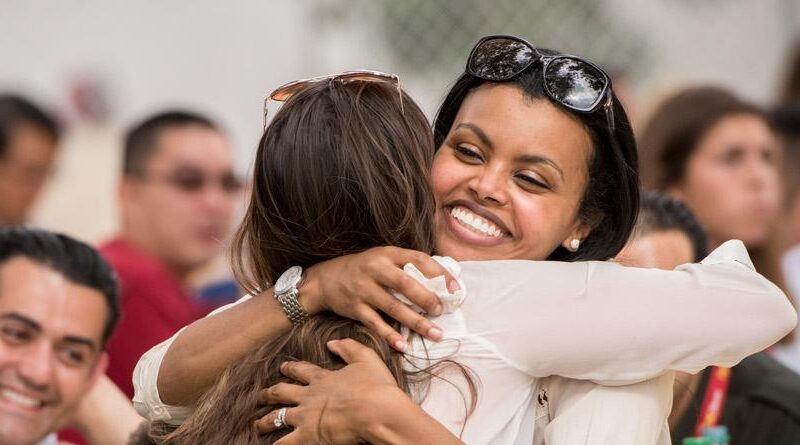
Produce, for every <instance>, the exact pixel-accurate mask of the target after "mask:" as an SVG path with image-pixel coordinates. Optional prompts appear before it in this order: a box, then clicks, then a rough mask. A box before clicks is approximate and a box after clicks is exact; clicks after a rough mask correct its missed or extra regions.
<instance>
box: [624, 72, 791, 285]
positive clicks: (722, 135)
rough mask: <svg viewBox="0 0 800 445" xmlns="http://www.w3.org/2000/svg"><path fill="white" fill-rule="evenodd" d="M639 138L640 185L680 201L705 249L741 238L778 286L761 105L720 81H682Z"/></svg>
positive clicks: (773, 152)
mask: <svg viewBox="0 0 800 445" xmlns="http://www.w3.org/2000/svg"><path fill="white" fill-rule="evenodd" d="M639 142H640V145H639V149H640V163H641V172H642V183H643V185H644V187H645V188H650V189H656V190H660V191H663V192H665V193H667V194H668V195H670V196H672V197H674V198H677V199H679V200H680V201H682V202H683V203H685V204H686V205H687V206H688V207H689V208H690V209H691V211H692V212H693V213H694V214H695V216H696V217H697V219H698V220H699V221H700V223H701V224H702V225H703V227H704V228H705V230H706V234H707V236H708V246H707V247H708V248H709V249H714V248H715V247H717V246H719V245H720V244H721V243H722V242H724V241H726V240H729V239H740V240H742V241H743V242H744V243H745V245H746V246H747V248H748V250H749V251H750V255H751V257H752V259H753V263H754V264H755V266H756V270H758V272H760V273H761V274H762V275H764V276H765V277H767V278H768V279H769V280H770V281H772V282H773V283H775V284H777V285H778V286H779V287H781V288H785V286H784V278H783V274H782V271H781V267H780V240H779V238H778V235H779V233H778V230H777V228H778V226H779V223H780V216H781V202H782V201H781V200H782V192H781V187H782V184H781V171H780V165H781V148H780V144H779V143H778V140H777V138H776V135H775V133H774V131H773V129H772V128H771V126H770V124H769V122H768V119H767V117H766V115H765V114H764V113H763V112H762V110H761V109H759V108H758V107H756V106H755V105H753V104H750V103H748V102H745V101H743V100H741V99H739V98H738V97H736V96H734V95H733V94H732V93H730V92H728V91H727V90H724V89H720V88H716V87H698V88H691V89H686V90H683V91H681V92H678V93H677V94H675V95H673V96H671V97H669V98H667V99H666V100H664V101H663V102H662V103H661V104H660V105H659V106H658V107H657V108H656V109H655V111H654V112H653V114H652V115H651V117H650V120H649V122H648V124H647V125H646V126H645V127H644V129H643V132H642V135H641V138H640V141H639Z"/></svg>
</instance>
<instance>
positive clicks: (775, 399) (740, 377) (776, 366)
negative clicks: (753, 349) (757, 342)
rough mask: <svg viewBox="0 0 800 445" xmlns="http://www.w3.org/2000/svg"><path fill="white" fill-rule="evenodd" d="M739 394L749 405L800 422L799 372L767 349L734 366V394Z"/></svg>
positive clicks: (732, 391)
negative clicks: (780, 360) (771, 354)
mask: <svg viewBox="0 0 800 445" xmlns="http://www.w3.org/2000/svg"><path fill="white" fill-rule="evenodd" d="M734 394H738V395H739V397H741V398H742V399H743V403H745V404H746V405H745V406H747V407H758V410H759V411H761V412H762V414H765V413H769V412H770V411H774V412H775V413H776V415H779V416H781V417H786V418H787V420H789V421H792V422H794V423H796V424H797V425H798V426H800V375H798V374H796V373H795V372H794V371H792V370H791V369H789V368H787V367H785V366H783V365H782V364H780V363H779V362H778V361H777V360H775V359H773V358H772V357H770V356H769V355H767V354H766V353H759V354H755V355H752V356H750V357H747V358H746V359H744V360H742V362H741V363H740V364H738V365H737V366H736V367H734V372H733V375H732V380H731V397H732V398H733V397H735V396H734Z"/></svg>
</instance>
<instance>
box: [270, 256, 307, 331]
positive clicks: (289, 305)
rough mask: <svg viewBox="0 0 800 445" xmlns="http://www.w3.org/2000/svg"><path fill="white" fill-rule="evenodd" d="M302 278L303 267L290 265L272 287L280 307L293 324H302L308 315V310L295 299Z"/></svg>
mask: <svg viewBox="0 0 800 445" xmlns="http://www.w3.org/2000/svg"><path fill="white" fill-rule="evenodd" d="M302 279H303V268H302V267H300V266H292V267H290V268H289V269H288V270H287V271H286V272H284V273H283V274H282V275H281V276H280V278H278V281H276V282H275V287H274V288H273V292H274V294H275V299H276V300H278V303H280V305H281V308H283V311H284V312H286V316H288V317H289V320H291V321H292V323H294V324H302V323H304V322H305V321H306V320H308V318H309V317H310V315H308V312H306V310H305V309H303V306H301V305H300V302H299V301H297V296H298V295H299V292H298V290H297V286H298V285H299V284H300V281H301V280H302Z"/></svg>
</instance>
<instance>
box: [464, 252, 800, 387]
mask: <svg viewBox="0 0 800 445" xmlns="http://www.w3.org/2000/svg"><path fill="white" fill-rule="evenodd" d="M461 266H462V269H463V274H462V275H461V279H462V280H463V281H464V283H465V285H466V290H467V294H468V296H467V298H466V300H465V302H464V304H463V305H462V310H463V311H464V313H465V317H466V319H467V324H468V329H469V331H470V334H472V335H478V336H482V337H483V338H485V339H486V340H488V341H490V342H491V343H492V344H494V345H495V347H496V348H497V350H498V351H499V353H500V354H502V355H504V356H505V358H506V360H507V361H508V362H509V363H510V364H512V365H514V366H516V367H518V368H519V369H521V370H523V371H525V372H527V373H529V374H530V375H531V376H534V377H546V376H549V375H560V376H564V377H569V378H574V379H583V380H594V381H598V382H603V383H605V384H625V383H632V382H636V381H642V380H646V379H648V378H651V377H654V376H657V375H659V374H661V373H663V372H664V371H666V370H678V371H685V372H691V373H694V372H697V371H699V370H701V369H702V368H704V367H706V366H709V365H720V366H732V365H734V364H736V363H738V362H739V361H740V360H742V359H743V358H744V357H746V356H748V355H750V354H753V353H755V352H757V351H760V350H762V349H764V348H766V347H768V346H770V345H771V344H773V343H775V342H776V341H778V340H779V339H780V338H782V337H783V336H784V335H785V334H787V333H788V332H789V331H791V330H792V329H793V328H794V326H795V324H796V323H797V315H796V313H795V311H794V309H793V308H792V306H791V304H790V303H789V301H788V299H787V298H786V296H785V295H784V294H783V292H781V290H780V289H778V287H776V286H775V285H773V284H772V283H770V282H769V281H768V280H767V279H766V278H764V277H762V276H761V275H759V274H758V273H756V272H755V271H754V270H753V269H752V263H751V262H750V260H749V257H748V256H747V251H746V250H745V248H744V245H743V244H742V243H741V242H740V241H729V242H727V243H725V244H723V245H722V246H720V248H718V249H717V250H715V251H714V252H713V253H712V254H711V255H709V257H707V258H706V259H705V260H704V261H703V262H702V263H701V264H684V265H682V266H679V267H678V268H676V269H675V270H673V271H665V270H658V269H639V268H628V267H623V266H621V265H619V264H616V263H613V262H584V263H563V262H555V261H541V262H534V261H489V262H465V263H461Z"/></svg>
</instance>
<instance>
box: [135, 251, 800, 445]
mask: <svg viewBox="0 0 800 445" xmlns="http://www.w3.org/2000/svg"><path fill="white" fill-rule="evenodd" d="M460 266H461V269H462V270H461V273H460V281H461V282H462V283H463V286H462V287H463V289H464V290H465V291H466V293H465V298H464V299H463V301H462V302H461V305H460V307H458V308H457V309H456V310H455V311H454V312H452V313H447V314H444V315H442V316H440V317H438V318H437V319H436V322H437V324H439V325H440V326H441V327H442V328H443V331H444V334H445V339H443V340H442V341H440V342H430V341H428V340H424V339H421V338H420V337H418V336H415V337H414V339H412V342H411V343H410V347H409V351H408V352H407V356H411V357H417V359H416V360H414V361H415V363H416V364H417V365H425V364H427V363H428V362H429V361H430V362H437V361H438V360H439V359H440V358H450V359H452V360H454V361H455V362H457V363H459V364H461V365H464V366H466V367H467V368H469V369H470V370H471V371H472V372H474V374H475V375H476V376H477V378H476V379H475V380H476V381H477V382H478V398H477V405H476V408H475V410H474V412H473V413H472V415H471V416H470V417H469V419H468V420H467V422H466V423H464V415H465V410H466V406H467V405H466V404H469V402H470V400H471V399H470V398H469V389H468V386H467V385H466V381H465V380H464V379H463V378H462V377H461V374H460V373H459V372H458V370H457V369H455V368H454V367H453V366H444V368H443V369H441V370H440V371H439V372H438V373H437V374H438V375H439V376H440V377H442V378H434V379H433V380H432V382H431V384H430V386H429V387H427V388H417V391H416V394H415V395H416V396H417V398H418V399H421V403H422V407H423V408H424V409H425V410H426V411H427V412H428V413H430V414H431V415H432V416H433V417H435V418H436V419H437V420H439V421H440V422H441V423H443V424H444V425H445V426H447V427H448V428H449V429H450V430H451V431H453V432H454V433H455V434H458V435H460V437H461V438H462V440H464V441H465V442H466V443H468V444H488V443H497V444H531V443H532V441H533V437H534V425H535V423H537V422H535V420H536V419H537V417H539V418H541V416H540V414H541V412H537V407H539V411H541V409H542V405H541V404H539V403H538V400H537V396H538V395H540V394H539V391H540V388H539V378H542V377H547V376H551V375H558V376H562V377H566V378H569V379H581V380H590V381H593V382H595V383H599V384H603V385H625V384H630V383H635V382H641V381H644V380H647V379H651V378H654V377H657V376H659V375H661V374H663V373H664V372H665V371H667V370H680V371H686V372H697V371H699V370H701V369H702V368H704V367H706V366H708V365H712V364H713V365H720V366H732V365H734V364H736V363H738V362H739V361H740V360H741V359H742V358H744V357H746V356H748V355H750V354H752V353H754V352H757V351H760V350H762V349H764V348H766V347H768V346H769V345H771V344H772V343H774V342H775V341H777V340H778V339H780V338H781V337H782V336H783V335H785V334H786V333H787V332H788V331H790V330H791V329H792V328H793V327H794V325H795V323H796V320H797V318H796V317H797V316H796V314H795V312H794V310H793V308H792V306H791V305H790V304H789V302H788V300H787V299H786V297H785V296H784V295H783V293H782V292H781V291H780V290H779V289H778V288H777V287H776V286H774V285H773V284H772V283H770V282H769V281H768V280H766V279H765V278H763V277H762V276H761V275H759V274H757V273H756V272H755V271H754V270H753V266H752V263H751V262H750V260H749V258H748V256H747V251H746V250H745V248H744V245H743V244H742V243H741V242H739V241H729V242H727V243H725V244H723V245H722V246H720V247H719V248H718V249H717V250H715V251H714V252H713V253H712V254H711V255H709V257H707V258H706V259H705V260H703V262H702V263H701V264H685V265H682V266H679V267H678V268H676V269H675V270H674V271H663V270H656V269H637V268H627V267H623V266H620V265H618V264H616V263H613V262H583V263H563V262H554V261H522V260H508V261H485V262H463V263H460ZM456 272H457V271H456ZM177 335H179V334H176V336H177ZM174 338H175V337H173V338H172V339H169V340H167V341H165V342H164V343H161V344H160V345H157V346H155V347H154V348H153V349H151V350H150V351H148V352H147V353H146V354H145V355H144V356H142V358H141V359H140V361H139V363H138V364H137V366H136V370H135V371H134V376H133V380H134V388H135V392H136V395H135V397H134V405H135V406H136V409H137V411H139V413H140V414H142V415H143V416H145V417H147V418H149V419H153V420H155V419H158V420H164V421H168V422H170V423H180V422H181V421H182V420H183V419H185V418H186V417H187V416H188V415H189V414H190V413H191V408H190V407H170V406H167V405H165V404H163V403H162V402H161V400H160V398H159V396H158V389H157V385H156V380H157V374H158V368H159V366H160V364H161V361H162V359H163V356H164V353H165V352H166V350H167V349H168V348H169V345H170V344H171V342H172V340H173V339H174ZM425 357H427V359H425ZM549 403H553V401H552V400H551V401H550V402H549ZM665 403H666V404H667V405H669V403H670V402H669V400H667V402H665ZM668 411H669V407H668V406H667V407H666V412H668ZM653 412H654V413H657V415H658V416H662V415H663V418H661V419H658V418H653V416H655V415H656V414H653V415H652V416H650V415H648V416H646V418H635V419H629V418H622V419H621V418H617V421H618V422H625V421H628V422H649V423H651V424H654V425H656V429H657V428H658V427H659V426H660V425H663V420H664V419H665V417H666V414H665V413H664V409H663V407H662V408H658V409H655V410H654V411H653ZM581 421H586V422H591V421H592V419H581ZM548 422H553V423H555V420H554V419H548ZM539 423H541V422H539ZM609 426H610V427H613V426H614V425H609ZM598 431H599V430H598ZM550 443H559V444H561V443H572V442H550ZM580 443H585V442H580Z"/></svg>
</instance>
